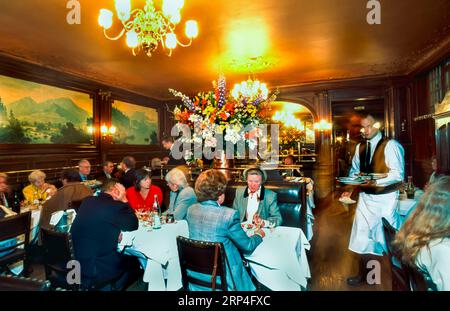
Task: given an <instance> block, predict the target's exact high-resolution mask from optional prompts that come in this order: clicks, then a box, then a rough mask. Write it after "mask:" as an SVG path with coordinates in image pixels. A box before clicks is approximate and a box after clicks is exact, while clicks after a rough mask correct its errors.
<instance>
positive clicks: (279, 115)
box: [272, 111, 305, 131]
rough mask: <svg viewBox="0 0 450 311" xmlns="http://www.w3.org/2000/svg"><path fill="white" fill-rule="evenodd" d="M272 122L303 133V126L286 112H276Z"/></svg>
mask: <svg viewBox="0 0 450 311" xmlns="http://www.w3.org/2000/svg"><path fill="white" fill-rule="evenodd" d="M272 120H274V121H278V122H281V123H283V125H284V126H285V127H290V128H294V129H296V130H297V131H304V130H305V125H304V124H303V123H302V121H300V120H299V119H297V118H296V117H295V116H294V115H293V114H292V113H289V112H286V111H276V112H275V114H274V115H273V117H272Z"/></svg>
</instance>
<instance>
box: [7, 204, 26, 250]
mask: <svg viewBox="0 0 450 311" xmlns="http://www.w3.org/2000/svg"><path fill="white" fill-rule="evenodd" d="M30 231H31V212H26V213H22V214H18V215H15V216H11V217H6V218H3V219H0V241H4V240H9V239H12V238H16V237H18V236H21V235H25V239H24V240H23V241H18V242H17V243H16V244H14V245H12V246H9V247H6V248H2V251H10V250H13V249H17V248H19V247H21V246H22V245H23V247H24V248H25V250H27V248H28V245H29V242H30Z"/></svg>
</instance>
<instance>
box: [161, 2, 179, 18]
mask: <svg viewBox="0 0 450 311" xmlns="http://www.w3.org/2000/svg"><path fill="white" fill-rule="evenodd" d="M178 6H179V4H178V3H177V1H176V0H164V1H163V4H162V12H163V14H164V16H165V17H167V18H170V17H171V16H174V15H176V14H177V13H179V12H180V9H181V8H178Z"/></svg>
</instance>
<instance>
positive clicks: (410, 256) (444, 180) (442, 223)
mask: <svg viewBox="0 0 450 311" xmlns="http://www.w3.org/2000/svg"><path fill="white" fill-rule="evenodd" d="M394 246H395V247H396V248H397V249H398V251H399V254H400V255H401V259H402V261H403V263H405V264H407V265H409V266H412V267H416V268H418V270H420V271H421V272H423V274H425V275H427V274H428V275H429V276H430V277H431V279H432V281H433V283H434V284H435V285H436V288H437V289H438V290H445V291H448V290H450V262H449V258H450V177H449V176H444V177H441V178H439V179H437V180H436V181H435V182H434V183H433V184H431V185H430V186H429V187H428V189H427V191H426V192H425V194H424V195H423V197H422V199H421V201H420V203H419V205H418V206H417V208H416V209H415V210H414V212H412V213H411V215H410V216H409V217H408V219H407V220H406V222H405V223H404V224H403V226H402V228H401V229H400V231H399V232H398V234H397V236H396V239H395V241H394Z"/></svg>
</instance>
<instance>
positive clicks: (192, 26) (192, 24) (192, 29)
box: [185, 20, 198, 39]
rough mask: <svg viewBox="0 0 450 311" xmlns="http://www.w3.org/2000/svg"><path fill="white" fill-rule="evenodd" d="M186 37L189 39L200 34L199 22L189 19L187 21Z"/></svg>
mask: <svg viewBox="0 0 450 311" xmlns="http://www.w3.org/2000/svg"><path fill="white" fill-rule="evenodd" d="M185 32H186V37H188V38H189V39H193V38H197V36H198V24H197V22H196V21H194V20H188V21H187V22H186V31H185Z"/></svg>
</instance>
